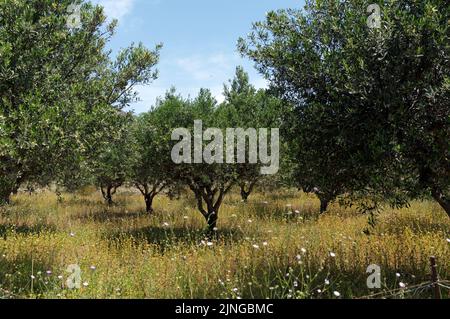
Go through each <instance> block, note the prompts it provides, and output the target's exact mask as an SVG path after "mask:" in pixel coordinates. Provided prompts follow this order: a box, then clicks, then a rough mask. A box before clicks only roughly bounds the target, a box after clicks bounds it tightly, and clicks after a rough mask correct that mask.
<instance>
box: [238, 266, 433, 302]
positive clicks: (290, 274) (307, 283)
mask: <svg viewBox="0 0 450 319" xmlns="http://www.w3.org/2000/svg"><path fill="white" fill-rule="evenodd" d="M313 264H314V263H313ZM254 269H256V272H253V273H252V274H251V276H245V277H244V278H240V281H241V282H252V285H251V286H250V285H249V286H247V287H245V288H244V289H242V295H241V297H243V298H256V299H266V298H270V299H286V298H289V299H290V298H294V299H336V298H337V297H340V298H349V299H351V298H362V297H369V296H371V295H373V294H379V295H376V296H374V297H369V298H388V299H397V298H400V299H416V298H430V297H432V290H431V289H430V287H428V288H427V287H425V288H418V289H411V290H408V287H414V286H417V285H419V284H421V283H426V282H429V279H430V278H429V274H428V273H427V271H426V270H425V271H424V270H423V269H407V271H402V270H403V269H402V270H399V269H395V268H393V267H392V266H390V265H381V269H382V277H381V279H382V283H381V288H380V289H369V288H368V287H367V279H368V275H369V274H366V271H365V269H361V270H360V271H358V270H357V269H355V270H349V269H339V268H337V267H333V266H327V265H325V266H324V267H321V266H319V265H318V264H315V265H311V264H310V263H306V264H302V265H299V264H298V263H287V262H282V263H280V264H277V265H268V264H267V263H259V264H258V265H257V266H255V267H254ZM397 272H400V273H401V278H400V279H399V278H397V277H396V273H397ZM400 282H404V283H407V286H406V288H405V290H401V289H399V283H400ZM335 292H338V293H339V295H336V294H335Z"/></svg>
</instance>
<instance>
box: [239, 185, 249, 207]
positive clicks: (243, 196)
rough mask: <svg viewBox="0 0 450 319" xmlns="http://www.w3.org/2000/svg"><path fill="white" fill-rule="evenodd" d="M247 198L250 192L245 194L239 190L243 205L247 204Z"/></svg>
mask: <svg viewBox="0 0 450 319" xmlns="http://www.w3.org/2000/svg"><path fill="white" fill-rule="evenodd" d="M249 196H250V192H246V191H245V190H244V189H243V188H241V198H242V200H243V201H244V203H247V201H248V197H249Z"/></svg>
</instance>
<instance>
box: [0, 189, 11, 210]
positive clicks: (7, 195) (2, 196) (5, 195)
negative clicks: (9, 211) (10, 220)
mask: <svg viewBox="0 0 450 319" xmlns="http://www.w3.org/2000/svg"><path fill="white" fill-rule="evenodd" d="M10 202H11V192H10V191H7V190H3V191H1V192H0V206H2V205H9V203H10Z"/></svg>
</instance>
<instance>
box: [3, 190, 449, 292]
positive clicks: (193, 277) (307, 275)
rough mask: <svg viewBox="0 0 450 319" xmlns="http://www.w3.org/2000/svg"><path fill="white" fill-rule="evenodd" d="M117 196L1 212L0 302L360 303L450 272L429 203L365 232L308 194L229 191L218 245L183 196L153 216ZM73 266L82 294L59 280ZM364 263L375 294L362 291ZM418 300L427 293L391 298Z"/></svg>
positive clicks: (442, 221) (159, 204) (129, 193)
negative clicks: (432, 261)
mask: <svg viewBox="0 0 450 319" xmlns="http://www.w3.org/2000/svg"><path fill="white" fill-rule="evenodd" d="M115 201H116V204H115V205H114V206H111V207H109V206H107V205H106V204H104V202H103V200H102V198H101V195H100V194H99V192H97V191H95V189H91V188H88V189H85V190H83V191H81V192H78V193H76V194H62V196H61V197H60V198H58V197H57V196H56V195H55V194H54V193H52V192H49V191H41V192H37V193H36V194H31V195H29V194H26V193H20V194H19V195H17V196H15V197H14V198H13V203H14V205H11V206H8V207H3V208H1V209H0V297H2V298H68V299H70V298H299V299H301V298H361V297H363V296H367V295H370V294H374V293H379V292H383V291H389V290H393V289H398V288H399V287H400V286H402V287H406V288H407V287H410V286H413V285H415V284H420V283H422V282H424V281H429V272H430V271H429V257H430V256H432V255H433V256H436V257H437V260H438V271H439V274H440V277H441V278H442V279H448V278H450V268H449V267H448V261H449V260H450V240H449V238H450V220H449V218H448V216H447V215H446V214H445V212H444V211H442V210H441V209H440V207H439V206H438V205H437V204H435V203H434V202H432V201H416V202H413V203H412V204H411V207H409V208H405V209H401V210H392V209H385V210H384V211H383V212H382V213H381V214H380V215H379V216H378V222H377V224H376V226H375V228H373V229H370V234H367V232H364V230H366V229H367V228H368V222H367V216H365V215H361V214H360V213H358V212H357V210H356V209H353V208H344V207H340V206H339V205H338V204H333V205H332V207H331V208H330V210H329V212H328V213H326V214H324V215H321V216H319V214H318V209H319V202H318V201H317V200H316V198H315V197H314V196H313V195H308V194H304V193H301V192H298V191H295V190H280V191H278V192H274V193H270V194H268V193H266V194H264V193H263V192H261V191H259V192H258V193H256V194H254V195H252V197H251V198H250V199H249V202H248V203H243V202H241V199H240V197H239V196H238V194H237V193H232V194H231V195H230V196H228V197H227V199H226V201H225V203H224V205H223V207H222V208H221V211H220V217H219V225H218V227H219V229H218V231H217V239H214V240H210V239H208V238H207V237H206V236H205V232H204V228H205V221H204V219H203V217H202V216H201V215H200V214H199V213H198V212H197V211H196V209H195V205H194V199H193V198H191V197H190V196H189V194H186V195H183V196H182V197H181V198H180V199H176V200H169V198H167V197H165V196H160V197H157V198H156V199H155V206H154V208H155V213H154V214H153V215H149V214H147V213H145V207H144V202H143V200H142V197H141V196H140V195H139V194H137V193H135V192H134V191H133V190H131V189H130V190H127V189H125V190H123V191H121V192H120V193H119V194H118V195H117V196H116V197H115ZM73 264H76V265H79V267H80V268H81V271H82V273H81V278H82V285H81V288H80V289H68V287H66V284H65V282H66V280H67V278H68V276H69V275H70V273H68V272H67V267H68V266H69V265H73ZM371 264H377V265H379V266H380V267H381V270H382V286H383V288H382V289H378V290H369V289H368V288H367V285H366V280H367V276H368V274H366V270H367V267H368V266H369V265H371ZM446 294H447V292H445V293H444V296H445V297H448V295H446ZM416 297H421V298H430V297H431V292H430V291H422V292H415V293H407V292H406V291H405V293H400V294H398V295H396V296H395V298H416Z"/></svg>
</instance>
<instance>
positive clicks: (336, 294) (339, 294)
mask: <svg viewBox="0 0 450 319" xmlns="http://www.w3.org/2000/svg"><path fill="white" fill-rule="evenodd" d="M333 295H335V296H336V297H338V298H339V297H340V296H341V293H340V292H339V291H335V292H333Z"/></svg>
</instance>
